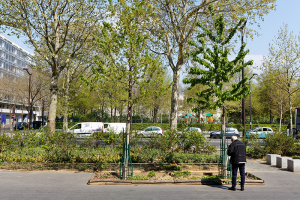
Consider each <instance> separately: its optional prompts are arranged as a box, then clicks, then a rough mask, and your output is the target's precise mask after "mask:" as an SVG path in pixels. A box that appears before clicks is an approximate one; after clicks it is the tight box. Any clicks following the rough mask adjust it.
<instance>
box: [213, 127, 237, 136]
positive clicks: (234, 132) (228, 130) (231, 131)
mask: <svg viewBox="0 0 300 200" xmlns="http://www.w3.org/2000/svg"><path fill="white" fill-rule="evenodd" d="M225 135H226V138H231V137H232V136H237V137H240V136H241V134H240V132H239V131H238V130H237V129H236V128H226V133H225ZM209 137H210V138H217V139H220V138H222V134H221V130H218V131H215V132H211V133H210V136H209Z"/></svg>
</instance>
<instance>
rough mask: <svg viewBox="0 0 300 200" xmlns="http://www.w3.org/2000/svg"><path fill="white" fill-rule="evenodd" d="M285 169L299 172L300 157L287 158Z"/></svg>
mask: <svg viewBox="0 0 300 200" xmlns="http://www.w3.org/2000/svg"><path fill="white" fill-rule="evenodd" d="M287 169H288V171H291V172H300V159H288V160H287Z"/></svg>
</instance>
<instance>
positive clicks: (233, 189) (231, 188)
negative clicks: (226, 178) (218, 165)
mask: <svg viewBox="0 0 300 200" xmlns="http://www.w3.org/2000/svg"><path fill="white" fill-rule="evenodd" d="M228 190H232V191H235V190H236V189H235V188H233V187H230V188H228Z"/></svg>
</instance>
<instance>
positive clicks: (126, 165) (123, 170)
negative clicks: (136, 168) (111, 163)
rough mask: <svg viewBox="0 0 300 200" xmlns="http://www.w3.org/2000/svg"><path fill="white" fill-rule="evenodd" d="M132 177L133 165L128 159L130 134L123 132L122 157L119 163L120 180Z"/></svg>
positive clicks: (129, 158)
mask: <svg viewBox="0 0 300 200" xmlns="http://www.w3.org/2000/svg"><path fill="white" fill-rule="evenodd" d="M132 176H133V165H132V161H131V157H130V133H124V130H123V157H122V162H121V163H120V179H127V178H130V177H132Z"/></svg>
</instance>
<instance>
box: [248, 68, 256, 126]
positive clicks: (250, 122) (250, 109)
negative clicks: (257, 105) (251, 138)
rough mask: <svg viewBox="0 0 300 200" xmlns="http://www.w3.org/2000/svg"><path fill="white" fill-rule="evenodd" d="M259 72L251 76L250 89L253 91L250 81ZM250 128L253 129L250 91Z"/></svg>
mask: <svg viewBox="0 0 300 200" xmlns="http://www.w3.org/2000/svg"><path fill="white" fill-rule="evenodd" d="M256 75H257V74H253V75H252V76H251V78H249V89H250V91H251V82H250V80H251V79H252V78H253V76H256ZM249 98H250V129H252V118H251V93H250V97H249Z"/></svg>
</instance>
